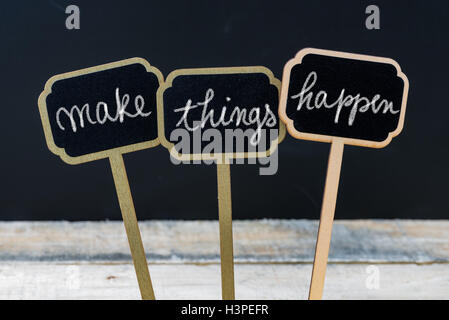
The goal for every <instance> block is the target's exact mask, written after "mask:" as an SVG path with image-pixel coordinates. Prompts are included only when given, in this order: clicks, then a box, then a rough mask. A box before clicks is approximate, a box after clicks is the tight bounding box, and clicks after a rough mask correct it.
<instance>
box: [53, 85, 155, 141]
mask: <svg viewBox="0 0 449 320" xmlns="http://www.w3.org/2000/svg"><path fill="white" fill-rule="evenodd" d="M129 101H130V97H129V94H124V95H123V96H122V97H121V98H120V92H119V88H116V89H115V102H116V111H115V115H114V116H112V115H111V113H110V111H109V106H108V105H107V103H106V102H103V101H99V102H98V103H97V105H96V109H95V117H94V119H93V117H92V116H91V113H90V111H91V110H90V106H89V104H88V103H86V104H84V105H83V107H82V108H79V107H78V106H77V105H74V106H73V107H72V108H71V109H70V111H68V110H67V109H66V108H64V107H61V108H59V109H58V111H57V112H56V122H57V124H58V126H59V128H60V129H61V130H65V127H64V126H63V124H62V122H61V114H63V115H64V114H65V115H66V116H67V118H68V120H70V125H71V128H72V131H73V132H76V131H77V130H78V124H79V127H80V128H84V126H85V123H86V120H87V122H88V123H90V124H92V125H95V124H100V125H103V124H105V123H106V122H107V121H110V122H116V121H119V122H120V123H123V121H124V120H125V118H136V117H139V116H140V117H143V118H145V117H148V116H149V115H150V114H151V111H150V112H146V113H145V112H144V111H143V109H144V108H145V100H144V98H143V97H142V96H141V95H137V96H136V97H135V98H134V107H135V112H128V111H127V110H126V108H127V107H128V104H129ZM75 115H76V117H75ZM77 120H78V121H77Z"/></svg>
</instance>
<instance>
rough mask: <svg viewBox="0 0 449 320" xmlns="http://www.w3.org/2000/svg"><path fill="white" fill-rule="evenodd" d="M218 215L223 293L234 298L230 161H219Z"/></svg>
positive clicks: (223, 295) (225, 296)
mask: <svg viewBox="0 0 449 320" xmlns="http://www.w3.org/2000/svg"><path fill="white" fill-rule="evenodd" d="M217 182H218V216H219V224H220V256H221V294H222V298H223V300H234V299H235V290H234V251H233V244H232V203H231V171H230V167H229V163H217Z"/></svg>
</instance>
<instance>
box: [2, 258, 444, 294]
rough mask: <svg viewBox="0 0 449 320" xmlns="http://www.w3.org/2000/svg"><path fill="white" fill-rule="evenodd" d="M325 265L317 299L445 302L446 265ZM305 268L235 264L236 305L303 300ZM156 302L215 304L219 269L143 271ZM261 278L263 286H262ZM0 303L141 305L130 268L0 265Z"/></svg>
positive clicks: (152, 267)
mask: <svg viewBox="0 0 449 320" xmlns="http://www.w3.org/2000/svg"><path fill="white" fill-rule="evenodd" d="M368 266H369V265H364V264H332V263H330V264H329V265H328V269H327V273H326V283H325V288H324V295H323V299H448V298H449V266H448V265H447V264H435V265H422V266H419V265H412V264H378V265H375V267H377V268H379V275H380V281H379V289H371V290H370V289H368V288H367V286H366V281H367V277H368V276H369V274H368V273H367V271H366V268H367V267H368ZM311 271H312V265H311V264H237V265H236V266H235V281H236V284H235V289H236V298H237V299H307V293H308V289H309V281H310V273H311ZM150 272H151V276H152V280H153V286H154V292H155V294H156V298H157V299H221V287H220V283H221V280H220V266H219V264H211V265H182V264H168V265H166V264H162V265H160V264H158V265H151V264H150ZM262 279H263V281H262ZM0 299H140V294H139V287H138V285H137V280H136V276H135V273H134V269H133V266H132V265H131V264H94V263H76V264H73V263H68V264H66V263H55V262H2V263H0Z"/></svg>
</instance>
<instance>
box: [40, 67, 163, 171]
mask: <svg viewBox="0 0 449 320" xmlns="http://www.w3.org/2000/svg"><path fill="white" fill-rule="evenodd" d="M161 82H162V75H161V73H160V72H159V70H157V69H156V68H154V67H152V66H150V65H149V63H148V62H147V61H145V60H144V59H141V58H132V59H127V60H122V61H119V62H114V63H109V64H105V65H101V66H97V67H93V68H88V69H83V70H79V71H74V72H69V73H65V74H61V75H57V76H54V77H52V78H50V79H49V80H48V81H47V83H46V85H45V90H44V91H43V92H42V94H41V96H40V97H39V110H40V113H41V118H42V123H43V126H44V131H45V136H46V140H47V144H48V146H49V148H50V150H51V151H52V152H53V153H55V154H57V155H59V156H60V157H61V158H62V159H63V160H64V161H66V162H68V163H80V162H86V161H91V160H96V159H100V158H106V157H109V155H110V153H111V152H112V150H114V152H115V151H117V150H118V151H119V153H125V152H130V151H136V150H140V149H144V148H149V147H153V146H155V145H157V144H159V140H158V136H157V110H156V92H157V89H158V88H159V85H160V83H161Z"/></svg>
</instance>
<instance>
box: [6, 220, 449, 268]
mask: <svg viewBox="0 0 449 320" xmlns="http://www.w3.org/2000/svg"><path fill="white" fill-rule="evenodd" d="M139 225H140V229H141V233H142V238H143V242H144V246H145V249H146V252H147V256H148V258H149V261H150V263H218V262H219V261H220V259H219V252H220V251H219V229H218V223H217V221H144V222H140V223H139ZM233 228H234V253H235V260H236V261H237V262H242V263H248V262H256V263H257V262H259V263H260V262H264V263H267V262H271V263H311V262H312V260H313V253H314V248H315V240H316V233H317V228H318V221H310V220H252V221H234V224H233ZM130 260H131V256H130V253H129V247H128V243H127V240H126V235H125V230H124V227H123V223H121V222H119V221H117V222H1V223H0V261H130ZM329 261H330V262H334V263H346V262H369V263H398V262H400V263H447V262H449V221H447V220H444V221H441V220H440V221H436V220H431V221H424V220H413V221H411V220H350V221H349V220H337V221H335V224H334V228H333V237H332V243H331V249H330V256H329Z"/></svg>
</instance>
